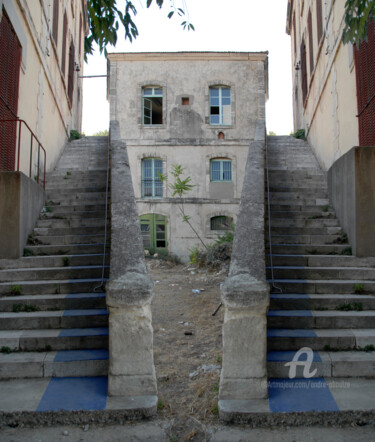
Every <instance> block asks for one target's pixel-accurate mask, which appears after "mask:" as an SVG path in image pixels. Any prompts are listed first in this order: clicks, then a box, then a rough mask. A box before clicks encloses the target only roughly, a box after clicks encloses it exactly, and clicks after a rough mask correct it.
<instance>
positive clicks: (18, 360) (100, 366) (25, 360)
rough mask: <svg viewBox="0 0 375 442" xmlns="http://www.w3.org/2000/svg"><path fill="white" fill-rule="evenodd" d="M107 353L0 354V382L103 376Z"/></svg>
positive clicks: (100, 351) (106, 351) (98, 350)
mask: <svg viewBox="0 0 375 442" xmlns="http://www.w3.org/2000/svg"><path fill="white" fill-rule="evenodd" d="M107 373H108V350H106V349H93V350H60V351H49V352H15V353H10V354H0V379H19V378H24V379H27V378H29V379H30V378H43V377H52V376H53V377H57V378H60V377H82V376H105V375H107Z"/></svg>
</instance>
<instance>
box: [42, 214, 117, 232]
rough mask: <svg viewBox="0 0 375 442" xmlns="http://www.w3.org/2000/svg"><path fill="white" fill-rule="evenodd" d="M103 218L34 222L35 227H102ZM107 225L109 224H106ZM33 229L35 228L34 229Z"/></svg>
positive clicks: (103, 223)
mask: <svg viewBox="0 0 375 442" xmlns="http://www.w3.org/2000/svg"><path fill="white" fill-rule="evenodd" d="M104 225H105V219H104V216H103V217H101V218H89V219H76V218H75V219H53V220H51V219H39V220H38V221H37V223H36V228H54V229H56V228H58V229H61V228H64V229H67V228H79V227H80V228H84V227H90V228H92V227H102V228H104ZM108 225H109V224H108ZM34 230H35V229H34Z"/></svg>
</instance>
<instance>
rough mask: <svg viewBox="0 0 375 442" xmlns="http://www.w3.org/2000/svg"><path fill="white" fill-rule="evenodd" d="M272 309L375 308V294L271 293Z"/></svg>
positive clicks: (341, 309)
mask: <svg viewBox="0 0 375 442" xmlns="http://www.w3.org/2000/svg"><path fill="white" fill-rule="evenodd" d="M270 309H271V310H317V311H325V310H338V311H345V310H355V309H362V310H375V295H356V294H349V295H343V294H331V293H330V294H322V295H315V294H311V295H306V294H297V293H296V294H294V293H271V294H270Z"/></svg>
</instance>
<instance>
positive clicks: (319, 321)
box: [267, 310, 375, 330]
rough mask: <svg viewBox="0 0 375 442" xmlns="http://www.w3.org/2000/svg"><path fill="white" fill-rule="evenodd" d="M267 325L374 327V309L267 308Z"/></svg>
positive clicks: (283, 326) (337, 327) (309, 327)
mask: <svg viewBox="0 0 375 442" xmlns="http://www.w3.org/2000/svg"><path fill="white" fill-rule="evenodd" d="M267 326H268V328H269V329H271V328H277V329H282V328H296V329H314V330H317V329H331V328H332V329H346V328H350V329H351V328H356V329H361V328H375V311H374V310H366V311H359V312H358V311H336V310H327V311H311V310H269V311H268V314H267Z"/></svg>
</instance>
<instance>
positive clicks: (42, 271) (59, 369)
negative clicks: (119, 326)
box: [0, 137, 109, 379]
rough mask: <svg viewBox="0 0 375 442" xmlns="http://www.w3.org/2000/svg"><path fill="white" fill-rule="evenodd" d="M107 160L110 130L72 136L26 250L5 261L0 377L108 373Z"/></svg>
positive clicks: (0, 281) (1, 269)
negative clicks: (105, 289)
mask: <svg viewBox="0 0 375 442" xmlns="http://www.w3.org/2000/svg"><path fill="white" fill-rule="evenodd" d="M106 167H107V137H85V138H82V139H80V140H77V141H73V142H71V143H68V145H67V146H66V148H65V150H64V152H63V155H62V157H61V158H60V161H59V163H58V165H57V167H56V169H55V170H54V171H53V172H51V173H49V174H48V176H47V186H46V197H47V201H46V205H45V207H44V208H43V210H42V212H41V214H40V217H39V220H38V222H37V224H36V227H35V229H34V231H33V232H32V233H31V234H30V235H29V240H28V244H27V245H26V247H25V250H24V257H22V258H20V259H18V260H1V261H0V347H1V353H0V379H11V378H40V377H50V376H53V377H66V376H78V377H79V376H100V375H106V374H107V367H108V313H107V310H106V308H105V293H104V292H103V287H102V286H101V282H102V262H103V252H104V224H105V190H106ZM108 251H109V247H108ZM108 264H109V256H108V254H106V267H107V268H106V269H105V277H107V276H108Z"/></svg>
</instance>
